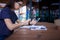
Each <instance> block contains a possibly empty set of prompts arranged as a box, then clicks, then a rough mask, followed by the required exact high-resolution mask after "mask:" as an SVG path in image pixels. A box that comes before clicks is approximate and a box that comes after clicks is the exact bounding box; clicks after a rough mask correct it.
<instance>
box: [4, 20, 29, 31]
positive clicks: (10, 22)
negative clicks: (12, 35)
mask: <svg viewBox="0 0 60 40" xmlns="http://www.w3.org/2000/svg"><path fill="white" fill-rule="evenodd" d="M4 21H5V24H6V25H7V27H8V29H9V30H14V29H16V28H18V27H20V26H22V25H25V24H26V23H28V22H29V21H30V20H27V21H25V22H23V23H22V22H20V21H19V20H18V22H16V23H15V24H13V23H12V21H11V20H10V19H4ZM26 25H28V24H26Z"/></svg>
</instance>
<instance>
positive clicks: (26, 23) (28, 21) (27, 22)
mask: <svg viewBox="0 0 60 40" xmlns="http://www.w3.org/2000/svg"><path fill="white" fill-rule="evenodd" d="M30 21H31V19H28V20H26V21H24V22H22V24H23V25H29V23H30Z"/></svg>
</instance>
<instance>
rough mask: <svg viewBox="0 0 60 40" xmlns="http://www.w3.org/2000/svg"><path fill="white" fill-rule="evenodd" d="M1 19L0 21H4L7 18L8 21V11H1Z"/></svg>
mask: <svg viewBox="0 0 60 40" xmlns="http://www.w3.org/2000/svg"><path fill="white" fill-rule="evenodd" d="M0 15H1V18H0V19H6V18H9V19H10V15H9V11H8V10H3V11H1V14H0Z"/></svg>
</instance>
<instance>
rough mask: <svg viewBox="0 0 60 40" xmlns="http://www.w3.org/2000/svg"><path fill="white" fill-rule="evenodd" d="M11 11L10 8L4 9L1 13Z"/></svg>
mask: <svg viewBox="0 0 60 40" xmlns="http://www.w3.org/2000/svg"><path fill="white" fill-rule="evenodd" d="M9 11H10V9H9V8H8V7H5V8H3V9H2V11H1V12H9Z"/></svg>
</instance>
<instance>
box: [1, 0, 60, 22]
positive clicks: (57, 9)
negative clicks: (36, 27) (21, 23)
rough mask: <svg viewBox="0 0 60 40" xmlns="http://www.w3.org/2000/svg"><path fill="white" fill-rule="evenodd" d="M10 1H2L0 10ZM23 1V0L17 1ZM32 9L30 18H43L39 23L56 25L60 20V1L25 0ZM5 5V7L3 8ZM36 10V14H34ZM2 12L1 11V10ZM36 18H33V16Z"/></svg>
mask: <svg viewBox="0 0 60 40" xmlns="http://www.w3.org/2000/svg"><path fill="white" fill-rule="evenodd" d="M8 1H9V0H0V9H2V7H4V5H5V3H8ZM15 1H22V0H15ZM23 1H24V3H26V5H27V6H28V7H29V8H30V18H34V17H35V18H36V19H37V18H41V19H40V20H39V22H51V23H54V20H55V19H59V18H60V0H23ZM2 4H3V6H1V5H2ZM34 10H35V14H34ZM0 11H1V10H0ZM32 14H33V15H34V17H33V15H32Z"/></svg>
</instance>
